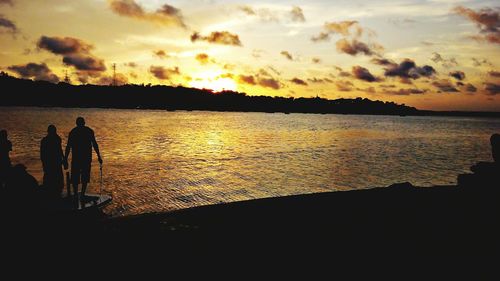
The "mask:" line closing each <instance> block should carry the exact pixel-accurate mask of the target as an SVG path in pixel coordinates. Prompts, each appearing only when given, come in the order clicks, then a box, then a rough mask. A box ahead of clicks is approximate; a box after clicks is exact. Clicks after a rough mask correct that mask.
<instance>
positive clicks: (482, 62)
mask: <svg viewBox="0 0 500 281" xmlns="http://www.w3.org/2000/svg"><path fill="white" fill-rule="evenodd" d="M472 64H473V65H474V66H482V65H488V66H493V64H492V63H491V62H490V61H489V60H487V59H478V58H472Z"/></svg>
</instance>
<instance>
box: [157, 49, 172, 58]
mask: <svg viewBox="0 0 500 281" xmlns="http://www.w3.org/2000/svg"><path fill="white" fill-rule="evenodd" d="M153 56H155V57H158V58H160V59H167V58H169V57H170V56H169V55H168V54H167V53H166V52H165V51H164V50H157V51H153Z"/></svg>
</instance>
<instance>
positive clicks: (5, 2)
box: [0, 0, 14, 6]
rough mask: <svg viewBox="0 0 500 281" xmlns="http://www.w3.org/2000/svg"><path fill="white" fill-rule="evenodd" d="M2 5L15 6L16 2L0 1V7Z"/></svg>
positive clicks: (10, 0)
mask: <svg viewBox="0 0 500 281" xmlns="http://www.w3.org/2000/svg"><path fill="white" fill-rule="evenodd" d="M1 4H5V5H11V6H14V2H13V1H12V0H0V5H1Z"/></svg>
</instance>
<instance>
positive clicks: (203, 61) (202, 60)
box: [195, 53, 211, 64]
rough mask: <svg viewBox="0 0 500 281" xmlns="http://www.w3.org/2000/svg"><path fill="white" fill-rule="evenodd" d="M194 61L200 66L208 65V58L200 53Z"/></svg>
mask: <svg viewBox="0 0 500 281" xmlns="http://www.w3.org/2000/svg"><path fill="white" fill-rule="evenodd" d="M195 59H196V60H197V61H198V62H199V63H200V64H208V63H210V61H211V60H210V56H209V55H207V54H205V53H200V54H197V55H196V57H195Z"/></svg>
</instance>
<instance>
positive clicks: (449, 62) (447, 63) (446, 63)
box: [431, 52, 458, 68]
mask: <svg viewBox="0 0 500 281" xmlns="http://www.w3.org/2000/svg"><path fill="white" fill-rule="evenodd" d="M431 60H432V61H433V62H435V63H439V64H441V65H442V66H443V67H446V68H451V67H454V66H457V65H458V62H457V60H456V59H455V58H450V59H446V58H443V56H441V55H440V54H439V53H436V52H434V53H432V57H431Z"/></svg>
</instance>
